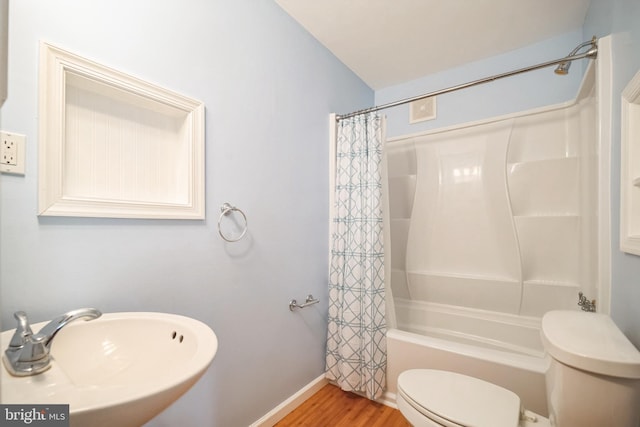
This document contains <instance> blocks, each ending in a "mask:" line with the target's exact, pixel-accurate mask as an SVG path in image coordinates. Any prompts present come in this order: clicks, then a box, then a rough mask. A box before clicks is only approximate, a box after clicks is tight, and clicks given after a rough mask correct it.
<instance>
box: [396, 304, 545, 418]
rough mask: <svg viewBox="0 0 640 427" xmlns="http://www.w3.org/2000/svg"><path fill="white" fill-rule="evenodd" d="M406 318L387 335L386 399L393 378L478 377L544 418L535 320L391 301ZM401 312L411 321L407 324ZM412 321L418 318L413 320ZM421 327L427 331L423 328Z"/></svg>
mask: <svg viewBox="0 0 640 427" xmlns="http://www.w3.org/2000/svg"><path fill="white" fill-rule="evenodd" d="M396 306H400V308H402V309H401V310H397V311H396V313H405V314H402V315H400V316H398V317H397V323H398V327H399V328H402V330H400V329H389V330H388V331H387V356H388V358H387V393H388V395H387V397H386V398H387V400H389V401H395V395H396V393H397V390H398V388H397V381H398V375H400V373H401V372H403V371H405V370H407V369H415V368H431V369H442V370H447V371H454V372H459V373H463V374H466V375H470V376H473V377H476V378H480V379H483V380H486V381H489V382H491V383H494V384H497V385H500V386H501V387H504V388H506V389H509V390H511V391H513V392H514V393H516V394H517V395H518V396H520V399H521V402H522V405H523V407H525V408H526V409H529V410H531V411H533V412H536V413H538V414H540V415H543V416H547V415H548V410H547V403H546V394H545V393H546V392H545V378H544V374H545V371H546V370H547V368H548V366H549V359H548V358H547V357H545V354H544V351H543V349H542V345H541V343H540V338H539V336H540V333H539V330H540V320H539V319H535V318H531V319H522V317H520V316H517V317H518V319H514V318H510V317H511V316H508V315H500V314H496V313H491V312H483V311H481V310H465V309H460V308H459V307H448V306H444V305H438V304H429V303H423V304H415V302H411V301H403V300H401V299H400V300H396ZM406 313H410V314H411V315H412V316H413V317H414V320H415V323H414V324H413V325H412V324H411V323H410V321H409V320H408V317H410V316H407V315H406ZM415 318H417V319H415ZM425 325H426V326H425Z"/></svg>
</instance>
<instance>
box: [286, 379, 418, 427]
mask: <svg viewBox="0 0 640 427" xmlns="http://www.w3.org/2000/svg"><path fill="white" fill-rule="evenodd" d="M287 426H309V427H411V424H409V423H408V422H407V421H406V420H405V419H404V417H403V416H402V414H401V413H400V411H398V410H397V409H393V408H390V407H389V406H386V405H383V404H381V403H376V402H373V401H371V400H369V399H366V398H364V397H361V396H358V395H357V394H354V393H349V392H346V391H342V390H340V388H338V387H336V386H334V385H332V384H327V385H326V386H324V387H323V388H321V389H320V390H319V391H318V392H317V393H316V394H314V395H313V396H311V397H310V398H309V399H307V400H306V401H305V402H303V403H302V405H300V406H298V407H297V408H296V409H295V410H294V411H293V412H291V413H290V414H289V415H287V416H286V417H285V418H283V419H282V420H280V422H278V423H277V424H276V427H287Z"/></svg>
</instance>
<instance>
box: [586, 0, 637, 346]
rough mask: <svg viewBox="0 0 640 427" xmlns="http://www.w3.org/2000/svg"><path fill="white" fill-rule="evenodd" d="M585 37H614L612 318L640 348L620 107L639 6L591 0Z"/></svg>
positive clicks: (633, 62) (631, 71) (629, 0)
mask: <svg viewBox="0 0 640 427" xmlns="http://www.w3.org/2000/svg"><path fill="white" fill-rule="evenodd" d="M584 32H585V34H591V33H596V34H611V35H612V56H613V67H612V73H613V83H612V92H613V103H612V104H613V112H612V126H613V134H612V142H611V143H612V148H611V269H612V289H611V290H612V295H611V315H612V317H613V319H614V320H615V322H616V323H617V324H618V326H619V327H620V328H621V329H622V330H623V331H624V332H625V334H626V335H627V336H628V337H629V338H630V339H631V341H633V343H634V344H635V345H636V346H637V347H640V310H639V309H638V307H639V305H640V257H638V256H635V255H629V254H626V253H624V252H621V251H620V249H619V247H620V140H621V137H620V125H621V119H620V117H621V116H620V109H621V108H620V103H621V95H622V91H623V90H624V88H625V86H626V85H627V83H628V82H629V81H630V80H631V79H632V78H633V76H634V75H635V74H636V73H637V72H638V71H639V70H640V2H639V1H638V0H592V2H591V7H590V10H589V14H588V16H587V20H586V23H585V26H584Z"/></svg>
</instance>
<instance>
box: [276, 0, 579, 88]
mask: <svg viewBox="0 0 640 427" xmlns="http://www.w3.org/2000/svg"><path fill="white" fill-rule="evenodd" d="M274 1H275V2H276V3H277V4H279V5H280V7H282V8H283V9H284V10H285V11H286V12H287V13H289V15H291V16H292V17H293V18H294V19H295V20H296V21H298V22H299V23H300V24H301V25H302V26H303V27H304V28H306V29H307V31H309V32H310V33H311V34H312V35H313V36H314V37H315V38H316V39H318V40H319V41H320V42H321V43H322V44H323V45H324V46H326V47H327V48H328V49H329V50H330V51H331V52H333V54H334V55H336V56H337V57H338V58H339V59H340V60H341V61H342V62H343V63H344V64H346V65H347V66H348V67H349V68H350V69H351V70H353V72H355V73H356V74H357V75H358V76H360V78H362V80H364V81H365V82H366V83H367V84H368V85H369V86H370V87H371V88H373V89H380V88H384V87H387V86H391V85H394V84H398V83H403V82H407V81H410V80H414V79H416V78H419V77H422V76H426V75H429V74H432V73H436V72H439V71H443V70H446V69H449V68H452V67H456V66H460V65H463V64H466V63H469V62H472V61H477V60H480V59H483V58H487V57H491V56H494V55H498V54H501V53H505V52H508V51H510V50H514V49H518V48H520V47H524V46H527V45H529V44H533V43H536V42H539V41H543V40H546V39H549V38H552V37H554V36H557V35H560V34H563V33H567V32H570V31H574V30H579V29H580V28H581V27H582V25H583V23H584V19H585V16H586V14H587V9H588V7H589V2H590V0H274Z"/></svg>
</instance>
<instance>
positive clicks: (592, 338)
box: [541, 310, 640, 427]
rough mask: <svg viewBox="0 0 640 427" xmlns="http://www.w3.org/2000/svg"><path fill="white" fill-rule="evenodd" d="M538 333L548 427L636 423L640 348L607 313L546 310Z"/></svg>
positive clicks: (633, 426) (631, 425)
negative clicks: (544, 361)
mask: <svg viewBox="0 0 640 427" xmlns="http://www.w3.org/2000/svg"><path fill="white" fill-rule="evenodd" d="M541 336H542V343H543V345H544V348H545V350H546V352H547V354H548V355H549V356H550V357H551V363H550V367H549V370H548V371H547V373H546V387H547V403H548V406H549V419H550V421H551V425H552V426H557V427H575V426H581V427H591V426H593V427H602V426H616V427H638V426H640V352H638V350H637V349H636V348H635V347H634V346H633V344H632V343H631V342H630V341H629V340H628V339H627V338H626V337H625V336H624V334H623V333H622V332H621V331H620V330H619V329H618V328H617V326H616V325H615V323H613V320H611V318H610V317H609V316H607V315H604V314H599V313H588V312H583V311H567V310H556V311H550V312H548V313H546V314H545V315H544V317H543V318H542V332H541Z"/></svg>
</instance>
